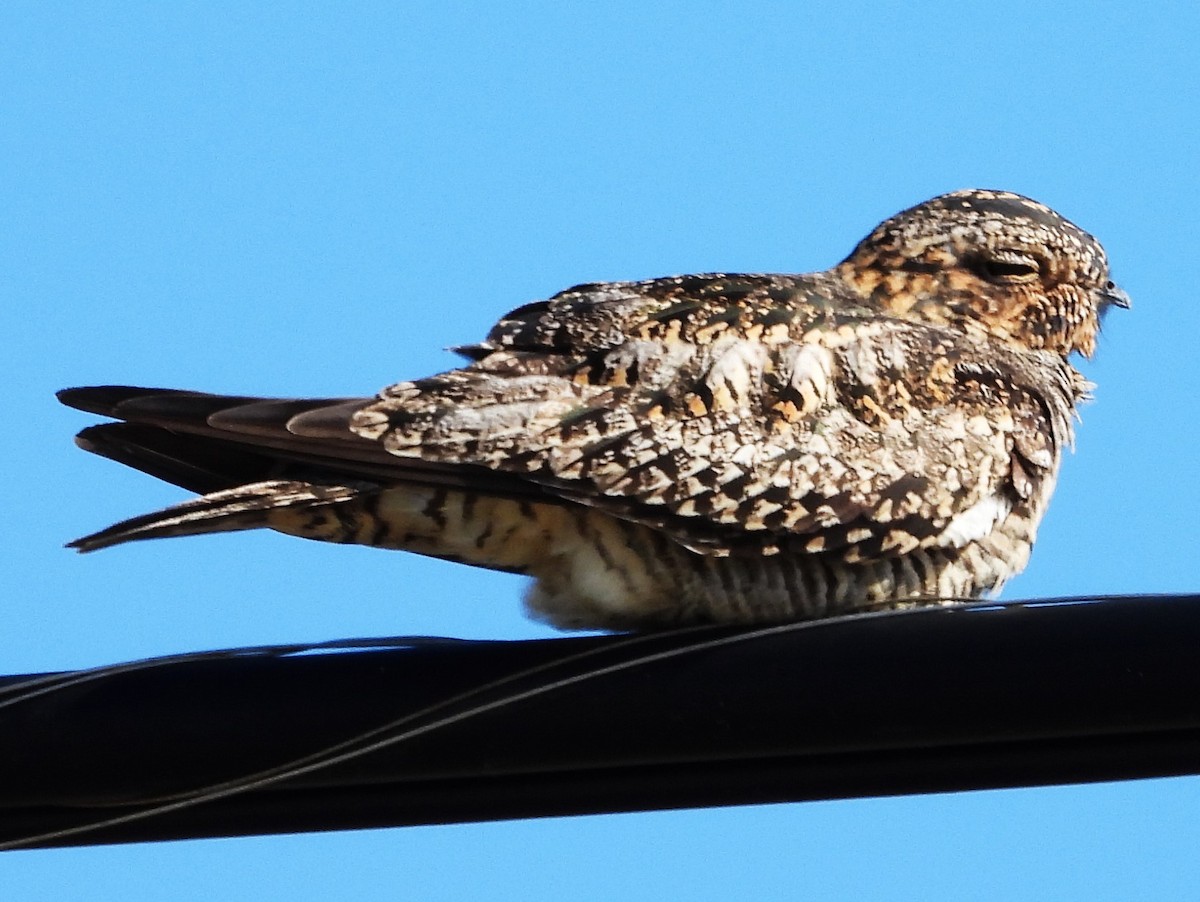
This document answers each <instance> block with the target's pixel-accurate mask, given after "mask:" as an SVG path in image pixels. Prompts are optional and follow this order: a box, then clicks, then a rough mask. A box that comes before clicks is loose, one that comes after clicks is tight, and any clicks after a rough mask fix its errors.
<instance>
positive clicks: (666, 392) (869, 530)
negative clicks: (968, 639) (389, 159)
mask: <svg viewBox="0 0 1200 902" xmlns="http://www.w3.org/2000/svg"><path fill="white" fill-rule="evenodd" d="M464 353H466V354H467V355H468V356H470V357H472V358H473V359H474V360H475V362H474V363H473V364H471V365H470V366H468V367H465V368H463V369H460V370H454V371H451V372H448V373H443V374H441V375H439V376H434V377H431V378H428V379H422V380H418V381H415V382H406V383H400V384H399V385H396V386H393V387H392V388H390V389H388V390H386V391H385V392H384V393H383V394H382V395H381V396H380V399H379V400H378V401H377V402H375V403H373V404H370V405H367V406H365V407H362V408H360V409H358V410H357V411H356V412H355V413H354V414H353V415H352V417H351V426H352V428H353V429H354V430H355V431H356V432H357V433H358V434H359V435H361V436H363V437H364V438H369V439H372V440H374V441H377V442H379V443H380V444H381V445H382V447H384V448H386V449H387V450H388V451H389V452H390V453H392V454H394V455H396V456H398V457H400V458H403V459H417V460H423V461H425V462H427V463H430V464H442V465H462V464H469V465H474V466H479V467H484V468H487V469H488V470H491V471H493V472H496V473H498V474H500V473H507V474H512V475H514V476H518V477H519V478H521V479H523V480H528V481H530V482H532V483H536V484H539V485H542V486H544V487H545V488H546V489H547V490H548V491H550V492H551V493H553V494H555V495H557V496H559V497H561V498H563V499H567V500H571V501H574V502H577V503H582V504H587V505H591V506H596V507H600V508H602V509H605V510H608V511H610V512H611V513H613V514H614V515H616V516H619V517H624V518H627V519H631V520H636V521H638V522H643V523H647V524H650V525H653V526H656V527H658V528H660V529H663V530H664V531H666V532H667V533H669V534H670V535H672V537H674V538H675V539H676V540H677V541H679V542H681V543H682V544H684V545H687V546H688V547H691V548H693V549H695V550H697V551H701V552H704V553H710V554H728V553H738V552H740V551H747V552H753V553H759V554H761V553H771V552H774V551H779V550H783V549H787V550H809V551H814V552H815V551H821V550H830V549H835V548H836V549H842V550H843V552H844V553H846V554H847V555H848V556H850V557H855V556H858V557H862V556H869V555H874V554H880V553H884V554H886V553H903V552H905V551H907V550H910V549H912V548H915V547H919V546H927V545H961V544H965V543H966V542H968V541H970V540H972V539H974V538H978V537H979V536H980V535H983V534H986V532H988V531H989V530H990V529H991V528H992V526H993V525H994V524H995V522H996V521H997V520H999V519H1000V518H1002V517H1003V516H1005V515H1006V514H1007V513H1008V511H1009V510H1010V509H1011V508H1012V507H1013V506H1014V505H1017V504H1019V503H1021V501H1022V500H1023V499H1024V498H1026V497H1028V496H1029V494H1030V493H1031V492H1032V491H1033V488H1034V486H1035V484H1036V482H1037V480H1039V479H1041V478H1042V476H1043V475H1044V474H1046V473H1048V472H1052V470H1053V467H1054V465H1055V464H1056V462H1057V458H1058V456H1059V454H1060V451H1061V447H1062V445H1063V444H1064V443H1066V442H1068V441H1069V440H1070V434H1071V427H1070V414H1071V411H1072V410H1073V403H1074V400H1075V398H1076V395H1077V391H1076V385H1075V382H1074V381H1073V378H1072V374H1073V372H1074V371H1073V370H1071V369H1070V367H1069V366H1068V365H1067V364H1065V363H1064V362H1063V361H1062V360H1061V359H1060V358H1057V357H1055V356H1053V355H1050V354H1044V353H1041V352H1028V353H1023V352H1019V351H1016V350H1012V349H1003V348H1002V349H996V348H993V347H992V346H990V345H987V346H985V345H980V344H978V343H975V342H973V340H972V339H970V338H968V337H967V336H964V335H963V334H961V333H958V332H953V331H951V330H947V329H942V328H939V327H936V326H931V325H927V324H918V323H913V322H906V321H900V320H896V319H889V318H884V317H880V316H878V315H877V314H873V313H872V312H870V311H865V310H862V309H860V308H857V307H855V306H853V305H852V304H848V303H846V302H845V300H844V298H839V297H838V296H837V293H836V290H835V289H834V288H830V287H829V286H827V284H826V283H823V282H822V281H821V277H820V276H807V277H779V276H727V275H722V274H715V275H710V276H693V277H683V278H680V279H673V280H670V279H668V280H656V281H655V282H652V283H616V284H608V285H601V286H581V287H579V288H576V289H572V290H571V291H569V292H565V293H564V294H562V295H559V296H556V297H555V298H552V299H551V300H550V301H548V302H541V303H539V304H534V305H529V306H527V307H524V308H521V309H520V310H518V311H514V313H512V314H510V315H509V316H508V317H506V318H505V319H503V320H502V321H501V322H500V324H499V325H498V326H497V327H496V329H494V330H493V332H492V334H491V335H490V336H489V338H488V340H487V341H486V342H484V343H483V344H481V345H476V346H473V347H471V348H468V349H464ZM981 361H986V365H985V364H983V363H982V362H981Z"/></svg>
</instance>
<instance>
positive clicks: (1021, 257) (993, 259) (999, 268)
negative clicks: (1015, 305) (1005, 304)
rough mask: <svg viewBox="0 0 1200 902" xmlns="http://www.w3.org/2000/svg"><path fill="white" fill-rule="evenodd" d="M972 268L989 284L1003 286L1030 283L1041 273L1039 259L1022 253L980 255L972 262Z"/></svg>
mask: <svg viewBox="0 0 1200 902" xmlns="http://www.w3.org/2000/svg"><path fill="white" fill-rule="evenodd" d="M971 268H972V269H973V270H975V272H976V273H977V274H978V275H979V276H981V277H983V278H984V279H987V280H988V281H989V282H997V283H1001V284H1011V283H1015V282H1029V281H1032V280H1033V279H1035V278H1037V275H1038V273H1039V272H1041V267H1040V266H1039V265H1038V260H1037V258H1036V257H1031V256H1030V255H1029V254H1023V253H1021V252H1020V251H998V252H996V253H994V254H988V255H983V254H980V255H979V256H977V257H975V258H974V259H973V260H972V261H971Z"/></svg>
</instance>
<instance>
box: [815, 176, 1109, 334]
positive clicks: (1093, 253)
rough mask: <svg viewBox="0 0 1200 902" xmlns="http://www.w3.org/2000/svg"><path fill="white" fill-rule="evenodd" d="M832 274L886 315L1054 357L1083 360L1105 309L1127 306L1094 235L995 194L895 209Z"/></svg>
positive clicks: (962, 194)
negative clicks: (952, 327)
mask: <svg viewBox="0 0 1200 902" xmlns="http://www.w3.org/2000/svg"><path fill="white" fill-rule="evenodd" d="M834 272H835V273H836V274H837V275H838V276H840V277H841V278H842V279H843V280H844V281H845V282H846V283H847V284H848V285H849V286H850V287H851V289H852V290H853V291H854V292H855V293H857V294H859V295H860V296H862V297H864V298H865V299H868V300H869V301H870V303H871V304H873V305H878V306H879V307H881V308H882V309H884V310H885V311H886V312H888V313H889V314H891V315H894V316H899V317H903V318H905V319H916V320H920V321H923V322H934V323H945V324H953V325H955V326H958V327H960V328H964V329H966V330H967V331H971V332H982V333H984V334H985V335H986V336H987V337H988V338H989V339H993V340H996V339H998V340H1001V341H1004V342H1006V343H1013V344H1017V345H1019V346H1022V347H1026V348H1038V349H1044V350H1047V351H1054V352H1056V353H1059V354H1062V355H1063V356H1066V355H1068V354H1070V353H1071V352H1072V351H1079V352H1081V353H1082V354H1084V355H1085V356H1088V357H1090V356H1091V355H1092V353H1093V352H1094V351H1095V348H1096V334H1097V332H1098V331H1099V328H1100V318H1101V316H1102V315H1103V313H1104V312H1105V310H1106V309H1107V308H1108V307H1110V306H1112V305H1114V304H1115V305H1116V306H1118V307H1128V306H1129V297H1128V295H1126V294H1125V292H1123V291H1122V290H1121V289H1120V288H1118V287H1117V286H1116V285H1115V284H1114V283H1113V282H1112V281H1111V280H1110V279H1109V274H1108V259H1107V257H1106V256H1105V254H1104V248H1102V247H1101V246H1100V243H1099V242H1098V241H1096V239H1095V238H1093V237H1092V236H1091V235H1089V234H1088V233H1087V232H1085V231H1083V230H1082V229H1081V228H1079V227H1078V226H1076V225H1075V224H1074V223H1072V222H1069V221H1068V220H1066V219H1064V218H1063V217H1062V216H1060V215H1058V214H1057V213H1055V212H1054V211H1053V210H1051V209H1050V208H1049V207H1047V206H1045V205H1044V204H1040V203H1038V202H1037V201H1034V200H1030V199H1029V198H1027V197H1022V196H1021V195H1019V194H1011V193H1008V192H1004V191H984V190H978V189H976V190H969V191H955V192H953V193H950V194H943V195H941V196H940V197H935V198H933V199H932V200H928V201H926V202H925V203H923V204H918V205H917V206H915V207H912V208H910V209H908V210H905V211H903V212H902V213H898V214H897V215H895V216H893V217H892V218H891V219H888V220H887V221H885V222H883V223H881V224H880V225H879V226H878V227H877V228H876V229H875V230H874V231H873V232H872V233H871V234H870V235H868V236H867V237H866V238H864V239H863V240H862V241H861V242H860V243H859V244H858V246H857V247H856V248H855V249H854V251H853V252H852V253H851V254H850V256H849V257H847V258H846V259H845V260H844V261H842V263H840V264H839V265H838V266H837V267H836V268H835V270H834Z"/></svg>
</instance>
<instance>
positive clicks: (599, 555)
mask: <svg viewBox="0 0 1200 902" xmlns="http://www.w3.org/2000/svg"><path fill="white" fill-rule="evenodd" d="M1114 303H1115V304H1118V305H1120V306H1127V303H1128V302H1127V298H1126V297H1125V295H1124V294H1123V293H1122V292H1121V291H1120V290H1119V289H1118V288H1116V286H1115V285H1113V283H1112V282H1111V281H1109V276H1108V265H1107V261H1106V259H1105V256H1104V252H1103V250H1102V249H1101V247H1100V245H1099V244H1098V243H1097V242H1096V241H1095V240H1094V239H1093V238H1092V237H1091V236H1089V235H1088V234H1087V233H1085V232H1083V231H1082V230H1080V229H1079V228H1077V227H1076V226H1075V225H1073V224H1072V223H1070V222H1068V221H1066V220H1065V219H1063V218H1062V217H1060V216H1059V215H1058V214H1056V213H1054V212H1053V211H1052V210H1050V209H1049V208H1047V207H1045V206H1043V205H1041V204H1038V203H1036V202H1034V201H1031V200H1029V199H1027V198H1023V197H1020V196H1019V195H1015V194H1008V193H1004V192H994V191H961V192H955V193H953V194H948V195H944V196H942V197H938V198H934V199H933V200H931V201H928V202H926V203H924V204H920V205H919V206H916V207H913V208H912V209H910V210H906V211H904V212H902V213H900V214H898V215H897V216H895V217H893V218H892V219H889V220H887V221H886V222H884V223H883V224H881V225H880V226H879V227H878V228H876V229H875V231H873V232H872V233H871V234H870V235H869V236H867V238H865V239H864V240H863V241H862V242H861V243H860V244H859V245H858V246H857V247H856V248H855V249H854V251H853V252H852V253H851V254H850V256H849V257H848V258H847V259H846V260H845V261H843V262H842V263H840V264H838V265H837V266H835V267H834V268H832V269H831V270H828V271H826V272H820V273H812V274H808V275H728V274H720V273H718V274H708V275H698V276H679V277H674V278H665V279H655V280H651V281H645V282H615V283H605V284H595V285H580V286H577V287H575V288H572V289H569V290H568V291H565V292H562V293H561V294H558V295H556V296H554V297H553V298H551V299H550V300H548V301H541V302H537V303H533V304H529V305H526V306H524V307H521V308H519V309H517V310H515V311H513V312H512V313H510V314H508V315H507V316H505V317H504V318H503V319H501V321H500V322H499V323H498V324H497V325H496V326H495V328H494V329H493V330H492V332H491V333H490V334H489V335H488V337H487V339H486V340H485V341H483V342H481V343H480V344H476V345H469V346H466V347H463V348H461V349H459V350H460V352H461V353H462V354H463V355H465V356H466V357H467V358H468V359H469V360H470V361H471V363H470V364H469V365H468V366H465V367H463V368H461V369H456V370H451V371H449V372H446V373H442V374H440V375H437V376H432V377H429V378H427V379H419V380H416V381H413V382H403V383H400V384H398V385H395V386H392V387H391V388H388V389H386V390H385V391H384V392H382V393H381V394H380V395H379V396H378V397H377V398H374V399H349V400H339V401H321V400H318V401H308V400H299V401H297V400H287V401H283V400H261V399H254V398H222V397H216V396H211V395H203V394H198V393H190V392H173V391H163V390H154V389H126V388H96V389H73V390H70V391H67V392H64V393H62V395H61V397H62V399H63V400H64V401H65V402H66V403H68V404H71V405H73V406H76V407H80V408H82V409H84V410H90V411H93V412H97V413H102V414H105V415H108V416H112V417H116V418H118V419H121V420H125V421H126V422H124V423H113V424H108V425H102V426H97V427H92V428H91V429H88V430H85V431H84V432H83V433H81V435H80V443H81V445H83V447H85V448H88V449H89V450H93V451H96V452H97V453H100V454H104V455H106V456H109V457H113V458H115V459H117V460H120V461H122V462H124V463H128V464H130V465H132V466H135V467H139V468H141V469H143V470H146V471H147V472H150V473H152V474H154V475H157V476H160V477H162V478H164V479H168V480H170V481H172V482H176V483H178V484H179V485H182V486H184V487H186V488H190V489H193V490H195V491H200V492H207V493H210V494H207V495H205V497H203V498H200V499H197V500H196V501H193V502H188V503H185V504H183V505H180V506H178V507H176V508H172V509H169V510H167V511H163V512H160V513H156V514H150V515H147V516H145V517H139V518H136V519H134V520H130V521H126V522H125V523H121V524H118V525H117V526H114V527H111V528H110V529H107V530H104V531H103V532H100V533H97V534H95V535H93V536H89V537H87V538H84V539H81V540H79V541H78V542H76V543H74V544H75V546H76V547H79V548H81V549H83V550H91V549H93V548H99V547H104V546H106V545H111V544H116V543H119V542H124V541H129V540H132V539H141V538H152V537H156V536H168V535H186V534H192V533H202V532H213V531H223V530H230V529H246V528H254V527H270V528H273V529H277V530H280V531H283V532H287V533H291V534H294V535H300V536H305V537H309V538H318V539H325V540H328V541H337V542H357V543H362V544H369V545H378V546H382V547H389V548H402V549H405V550H409V551H415V552H418V553H421V554H429V555H434V556H437V557H442V558H448V559H451V560H459V561H464V562H467V563H472V564H477V565H480V566H484V567H492V568H495V569H503V570H512V571H516V572H521V573H528V574H530V575H531V576H533V577H534V578H535V579H536V582H535V585H534V588H533V591H532V593H531V595H530V598H529V603H530V606H531V608H532V610H533V611H534V612H535V613H536V614H537V615H539V616H541V617H544V618H545V619H547V620H549V621H551V622H553V623H556V624H559V625H561V626H567V627H615V628H637V627H647V626H657V625H664V624H670V623H685V622H697V621H706V620H709V621H728V622H768V621H776V620H784V619H791V618H799V617H813V616H822V615H826V614H829V613H834V612H837V611H844V610H850V609H855V608H860V607H864V606H868V605H878V604H908V603H924V602H932V601H935V600H939V599H943V600H944V599H951V598H972V597H978V596H980V595H982V594H984V593H987V592H989V591H992V590H995V589H998V588H999V587H1000V586H1001V585H1002V584H1003V583H1004V581H1005V580H1006V579H1008V578H1009V577H1010V576H1011V575H1013V574H1014V573H1016V572H1018V571H1019V570H1021V569H1022V568H1023V567H1024V565H1025V562H1026V560H1027V559H1028V556H1029V551H1030V548H1031V546H1032V543H1033V540H1034V536H1035V533H1036V530H1037V525H1038V523H1039V521H1040V520H1041V518H1042V515H1043V513H1044V512H1045V509H1046V504H1047V502H1048V500H1049V497H1050V494H1051V491H1052V490H1053V487H1054V481H1055V478H1056V476H1057V472H1058V467H1059V463H1060V460H1061V457H1062V452H1063V449H1064V448H1065V447H1066V446H1068V445H1069V444H1070V443H1071V441H1072V418H1073V416H1074V413H1075V407H1076V405H1077V404H1078V403H1079V402H1080V401H1081V400H1083V399H1084V398H1085V397H1086V396H1087V392H1088V389H1089V385H1088V383H1087V382H1085V381H1084V379H1083V378H1082V377H1081V376H1080V374H1079V373H1078V372H1076V370H1075V369H1074V368H1073V367H1072V366H1071V364H1070V363H1069V362H1068V360H1067V358H1068V356H1069V355H1070V354H1071V353H1072V352H1075V351H1078V352H1081V353H1083V354H1085V355H1090V354H1091V353H1092V352H1093V350H1094V348H1095V340H1096V334H1097V330H1098V328H1099V319H1100V316H1101V314H1102V313H1103V311H1104V310H1105V308H1106V307H1107V306H1109V305H1110V304H1114Z"/></svg>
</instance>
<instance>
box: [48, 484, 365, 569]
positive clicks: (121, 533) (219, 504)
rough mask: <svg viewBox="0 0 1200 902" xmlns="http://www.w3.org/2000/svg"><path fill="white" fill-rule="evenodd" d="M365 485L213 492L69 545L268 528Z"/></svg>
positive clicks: (94, 546)
mask: <svg viewBox="0 0 1200 902" xmlns="http://www.w3.org/2000/svg"><path fill="white" fill-rule="evenodd" d="M361 493H362V490H361V489H359V488H354V487H352V486H341V485H313V484H312V483H307V482H286V481H282V480H273V481H268V482H257V483H253V484H251V485H243V486H238V487H237V488H233V489H226V490H224V491H219V492H213V493H211V494H209V495H205V496H203V497H201V498H196V499H193V500H191V501H185V502H183V503H182V504H176V505H174V506H172V507H168V508H165V509H163V510H160V511H155V512H154V513H150V514H143V515H141V516H139V517H133V518H131V519H129V520H123V521H122V522H120V523H117V524H115V525H113V526H110V527H108V528H107V529H102V530H101V531H100V532H96V533H92V534H91V535H88V536H84V537H83V538H81V539H76V540H75V541H73V542H70V543H68V545H67V547H68V548H75V549H78V550H79V551H81V552H88V551H97V550H99V549H101V548H109V547H111V546H113V545H120V544H122V543H123V542H134V541H138V540H141V539H162V538H168V537H171V536H194V535H203V534H205V533H211V532H235V531H237V530H242V529H258V528H260V527H264V526H268V525H269V519H270V516H271V514H272V512H274V511H278V510H281V509H284V508H288V509H292V510H295V509H303V508H319V507H328V506H330V505H335V504H342V503H345V502H347V501H353V500H355V499H357V498H358V497H359V496H360V495H361Z"/></svg>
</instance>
